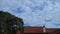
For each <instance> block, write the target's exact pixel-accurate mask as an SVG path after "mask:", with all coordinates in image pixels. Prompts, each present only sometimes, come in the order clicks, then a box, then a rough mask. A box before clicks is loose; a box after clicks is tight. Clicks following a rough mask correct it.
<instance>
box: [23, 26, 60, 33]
mask: <svg viewBox="0 0 60 34" xmlns="http://www.w3.org/2000/svg"><path fill="white" fill-rule="evenodd" d="M58 29H60V28H46V33H51V32H54V31H56V30H58ZM42 32H43V27H31V26H26V27H25V28H24V33H42Z"/></svg>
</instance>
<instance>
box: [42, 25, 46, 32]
mask: <svg viewBox="0 0 60 34" xmlns="http://www.w3.org/2000/svg"><path fill="white" fill-rule="evenodd" d="M43 33H46V28H45V25H43Z"/></svg>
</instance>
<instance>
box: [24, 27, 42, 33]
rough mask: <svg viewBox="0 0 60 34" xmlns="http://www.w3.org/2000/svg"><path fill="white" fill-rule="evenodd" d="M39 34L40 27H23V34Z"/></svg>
mask: <svg viewBox="0 0 60 34" xmlns="http://www.w3.org/2000/svg"><path fill="white" fill-rule="evenodd" d="M32 32H33V33H40V32H42V27H30V26H29V27H25V28H24V33H32Z"/></svg>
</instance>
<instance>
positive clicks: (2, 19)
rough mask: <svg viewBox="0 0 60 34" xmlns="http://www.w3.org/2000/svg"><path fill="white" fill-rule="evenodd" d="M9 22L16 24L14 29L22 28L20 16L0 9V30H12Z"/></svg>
mask: <svg viewBox="0 0 60 34" xmlns="http://www.w3.org/2000/svg"><path fill="white" fill-rule="evenodd" d="M11 24H15V25H17V27H16V30H20V31H22V30H24V27H23V25H24V23H23V20H22V18H18V17H15V16H14V15H12V14H10V13H8V12H3V11H0V32H1V30H4V31H5V32H8V31H11V30H13V29H12V27H11Z"/></svg>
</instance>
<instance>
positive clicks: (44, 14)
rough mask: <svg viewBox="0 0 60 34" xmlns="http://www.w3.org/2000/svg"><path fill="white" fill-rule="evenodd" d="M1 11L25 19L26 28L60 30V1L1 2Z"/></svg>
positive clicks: (3, 0) (17, 0) (5, 0)
mask: <svg viewBox="0 0 60 34" xmlns="http://www.w3.org/2000/svg"><path fill="white" fill-rule="evenodd" d="M0 10H3V11H7V12H9V13H11V14H13V15H15V16H17V17H20V18H23V21H24V26H43V24H45V26H46V27H47V28H60V0H0Z"/></svg>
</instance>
